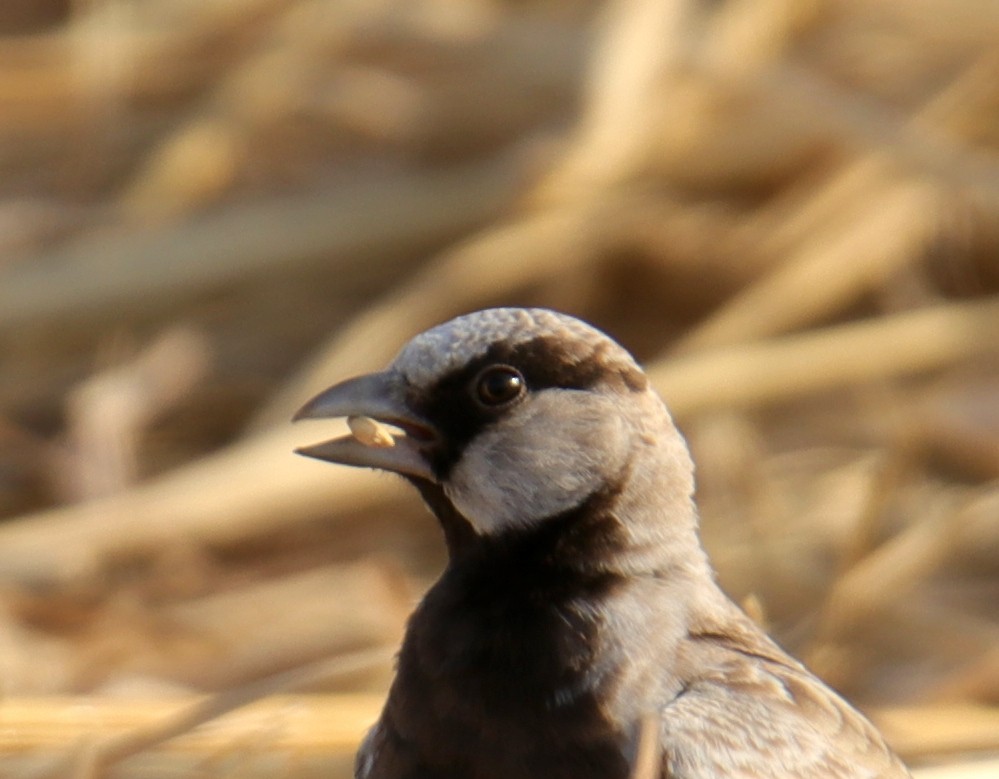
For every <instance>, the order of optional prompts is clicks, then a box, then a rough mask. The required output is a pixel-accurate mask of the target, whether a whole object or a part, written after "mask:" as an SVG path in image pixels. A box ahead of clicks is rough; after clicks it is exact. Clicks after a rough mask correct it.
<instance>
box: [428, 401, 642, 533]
mask: <svg viewBox="0 0 999 779" xmlns="http://www.w3.org/2000/svg"><path fill="white" fill-rule="evenodd" d="M628 440H629V437H628V426H627V424H626V423H625V421H624V419H623V418H622V416H621V415H620V413H619V411H618V410H617V409H616V406H615V403H614V402H613V399H612V398H611V397H608V396H606V395H601V394H598V393H595V392H584V391H578V390H562V389H552V390H544V391H542V392H540V393H538V394H537V395H534V396H532V397H531V398H530V399H528V401H527V402H525V403H523V404H522V405H521V406H519V407H518V408H517V409H515V410H514V411H513V412H512V413H511V414H510V415H509V416H508V417H506V418H504V419H502V420H501V421H499V422H498V423H496V424H495V425H493V426H492V427H490V428H488V429H487V430H485V431H484V432H482V433H480V434H479V435H478V436H477V437H476V438H475V439H474V440H473V441H471V442H470V443H469V444H468V446H467V447H466V449H465V452H464V454H463V455H462V457H461V459H460V460H459V461H458V462H457V463H456V464H455V466H454V468H453V469H452V471H451V475H450V477H449V479H448V481H447V482H446V483H445V484H444V492H445V493H446V494H447V496H448V498H449V499H450V500H451V502H452V503H453V504H454V506H455V508H457V509H458V511H460V512H461V514H462V515H463V516H465V517H466V518H467V519H468V521H469V522H471V523H472V525H473V527H474V528H475V530H476V532H478V533H479V534H481V535H492V534H496V533H499V532H502V531H503V530H504V529H507V528H513V527H525V526H529V525H531V524H534V523H536V522H538V521H540V520H542V519H544V518H546V517H550V516H553V515H555V514H559V513H562V512H564V511H567V510H569V509H572V508H575V507H576V506H578V505H580V504H581V503H582V502H583V501H584V500H585V499H586V498H587V497H589V496H590V495H592V494H593V493H594V492H596V491H597V490H599V489H600V488H601V487H603V486H604V485H605V484H607V483H608V482H609V481H611V480H613V479H614V478H616V477H617V476H618V475H620V473H621V470H622V469H623V467H624V464H625V463H626V461H627V458H628Z"/></svg>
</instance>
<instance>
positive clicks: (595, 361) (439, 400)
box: [409, 338, 648, 479]
mask: <svg viewBox="0 0 999 779" xmlns="http://www.w3.org/2000/svg"><path fill="white" fill-rule="evenodd" d="M616 349H617V347H616V346H614V345H613V344H610V343H607V344H597V345H596V348H594V344H592V343H585V344H581V343H579V342H572V341H569V342H566V341H563V340H560V339H556V338H536V339H533V340H530V341H522V342H520V343H518V344H515V345H514V346H510V345H509V344H506V343H502V342H501V343H497V344H494V345H493V346H492V347H490V348H489V349H488V350H487V351H486V353H485V354H483V355H482V356H481V357H479V358H477V359H475V360H472V361H471V362H470V363H469V364H468V365H465V366H462V367H461V368H460V369H458V370H456V371H452V372H451V373H449V374H447V375H445V376H442V377H441V378H440V379H439V380H438V381H437V382H436V383H435V384H434V385H433V386H432V387H430V388H420V389H419V390H417V389H415V388H414V393H416V394H414V395H413V396H411V397H410V398H409V402H410V404H411V405H412V407H413V409H414V410H415V411H417V412H418V413H420V414H422V415H423V416H424V417H426V419H427V420H428V421H430V422H432V423H433V424H434V425H436V426H437V428H438V429H439V430H440V431H441V432H442V433H443V434H444V445H443V447H442V448H441V450H440V451H439V452H437V453H436V460H435V462H434V469H435V471H436V473H437V475H438V477H439V478H441V479H446V478H447V474H448V473H449V472H450V470H451V468H452V467H453V466H454V464H455V463H456V462H457V461H458V459H459V458H460V456H461V452H462V450H463V449H464V448H465V446H466V444H468V442H469V441H471V440H472V439H473V438H474V437H475V436H476V435H478V434H479V433H480V432H481V431H482V430H484V429H485V428H486V427H488V426H489V425H491V424H493V423H494V422H495V421H496V420H497V419H498V418H500V417H502V415H503V413H504V412H505V411H506V410H507V408H508V406H507V405H506V404H500V405H497V406H495V407H494V406H492V405H491V404H483V403H481V402H479V401H477V400H476V398H475V397H474V394H473V393H470V392H469V388H470V387H474V382H475V381H476V378H477V377H478V376H479V374H480V373H482V372H483V371H484V370H485V369H486V368H488V367H490V366H492V365H505V366H510V367H512V368H515V369H516V370H517V371H519V373H520V375H521V376H523V379H524V382H525V384H526V388H527V392H528V393H531V392H538V391H541V390H544V389H551V388H556V387H557V388H562V389H576V390H587V389H591V388H592V387H594V386H595V385H596V384H598V383H601V382H606V383H611V384H617V385H619V386H620V387H621V389H622V390H630V391H632V392H640V391H643V390H644V389H645V388H646V386H647V385H648V379H647V378H646V377H645V374H644V373H642V371H641V370H639V369H638V368H637V367H636V366H635V365H634V363H631V362H630V361H625V360H623V359H621V358H619V357H617V355H614V354H610V353H609V352H611V351H613V350H616Z"/></svg>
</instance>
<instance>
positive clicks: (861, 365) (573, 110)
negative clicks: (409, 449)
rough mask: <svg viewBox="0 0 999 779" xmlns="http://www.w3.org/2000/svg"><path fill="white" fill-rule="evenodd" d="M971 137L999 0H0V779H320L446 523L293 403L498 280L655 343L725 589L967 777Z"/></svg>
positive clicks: (508, 289)
mask: <svg viewBox="0 0 999 779" xmlns="http://www.w3.org/2000/svg"><path fill="white" fill-rule="evenodd" d="M997 150H999V4H996V3H995V2H993V0H936V1H935V2H934V0H727V1H722V0H714V1H712V2H708V1H707V0H701V1H700V2H698V1H697V0H618V1H617V2H588V1H587V0H575V1H573V0H559V1H558V2H554V1H551V2H545V1H544V0H538V2H512V1H509V0H508V1H507V2H500V0H341V1H335V0H239V1H238V2H235V1H234V0H196V1H195V0H4V2H3V4H2V5H0V518H2V519H0V696H2V697H0V773H2V774H3V775H4V776H18V777H21V776H74V777H76V776H79V777H85V776H86V777H91V776H94V777H96V776H113V777H160V776H178V777H180V776H184V777H187V776H192V777H193V776H197V777H215V776H241V777H250V776H269V777H278V776H285V777H312V776H327V777H329V776H348V775H349V766H350V762H351V759H352V754H353V750H354V747H355V744H356V740H357V739H358V738H359V736H360V734H361V732H363V730H364V728H365V727H367V725H368V724H369V723H370V722H371V721H372V720H373V718H374V717H375V716H376V714H377V711H378V709H379V707H380V702H381V698H382V696H383V694H384V690H385V689H386V685H387V683H388V681H389V679H390V677H391V657H392V654H393V652H394V651H395V648H396V647H397V644H398V641H399V639H400V636H401V632H402V629H403V625H404V620H405V618H406V616H407V614H408V613H409V611H410V610H411V609H412V607H413V605H414V603H415V602H416V600H417V599H418V598H419V596H420V594H421V592H422V591H423V590H424V589H425V588H426V587H427V585H428V584H429V583H430V582H431V581H432V580H433V579H434V577H435V576H436V574H437V573H438V572H439V570H440V568H441V566H442V564H443V560H444V554H443V546H442V541H441V538H440V535H439V532H438V528H437V527H436V524H435V522H434V520H433V518H432V517H431V516H430V515H429V514H428V512H426V510H425V509H423V507H422V506H421V505H420V503H419V501H418V499H417V497H416V495H415V493H413V492H412V491H410V490H408V489H406V488H405V485H404V484H402V482H401V480H397V479H393V478H391V477H388V476H383V475H378V474H373V473H368V472H362V471H353V470H351V469H346V468H336V467H333V466H328V465H327V466H324V465H322V464H320V463H316V462H312V461H307V460H304V459H302V458H297V457H295V456H293V455H292V453H291V450H292V449H293V448H294V447H295V446H299V445H304V444H308V443H313V442H315V441H318V440H321V439H325V438H327V437H331V436H332V435H333V434H334V433H335V432H336V431H334V430H332V428H333V427H334V425H335V423H328V424H324V423H308V424H305V423H303V424H302V425H299V426H296V427H291V426H290V425H289V424H288V420H289V418H290V416H291V414H292V413H293V411H294V410H295V409H296V408H297V407H298V406H299V405H301V403H303V402H304V401H305V400H306V399H308V398H309V397H310V396H311V395H312V394H313V393H314V392H315V391H318V390H320V389H322V388H324V387H325V386H328V385H329V384H332V383H333V382H335V381H337V380H340V379H342V378H345V377H346V376H349V375H353V374H356V373H360V372H364V371H367V370H372V369H375V368H379V367H381V366H383V365H384V364H385V363H386V362H387V361H388V360H389V359H390V358H391V357H392V356H393V354H394V353H395V351H396V350H397V349H398V348H399V346H401V345H402V344H403V343H404V342H405V341H406V340H408V339H409V338H410V337H411V336H412V335H414V334H415V333H417V332H419V331H421V330H423V329H425V328H426V327H428V326H430V325H432V324H435V323H437V322H440V321H443V320H445V319H448V318H450V317H452V316H454V315H456V314H459V313H462V312H466V311H469V310H473V309H477V308H482V307H486V306H490V305H496V304H518V305H520V304H531V305H544V306H551V307H556V308H559V309H562V310H565V311H568V312H570V313H573V314H576V315H580V316H582V317H584V318H586V319H588V320H589V321H591V322H593V323H595V324H596V325H598V326H599V327H601V328H603V329H605V330H606V331H608V332H609V333H611V334H612V335H613V336H615V337H616V338H617V339H618V340H619V341H621V342H622V343H623V344H625V345H626V346H627V347H628V348H629V349H631V350H632V351H633V352H634V353H635V354H636V356H637V357H638V358H639V359H640V360H642V361H643V362H644V363H645V364H646V365H647V366H648V367H649V371H650V373H651V375H652V377H653V379H654V381H655V383H656V385H657V387H658V388H659V389H660V391H661V393H662V394H663V396H664V398H665V399H666V401H667V403H668V404H669V405H670V407H671V408H672V410H673V411H674V414H675V416H676V418H677V421H678V423H679V426H680V427H681V429H682V430H683V432H684V433H685V435H686V436H687V438H688V441H689V443H690V445H691V448H692V449H693V452H694V457H695V460H696V462H697V464H698V485H699V486H698V489H699V503H700V507H701V512H702V527H703V536H704V540H705V543H706V545H707V547H708V549H709V551H710V553H711V554H712V557H713V560H714V562H715V565H716V567H717V568H718V571H719V576H720V579H721V581H722V583H723V585H724V586H725V588H726V589H727V590H728V591H729V592H730V593H731V594H732V595H733V596H734V597H735V598H736V599H737V600H739V601H740V602H742V603H743V604H744V606H745V607H746V608H747V610H748V611H749V612H750V613H751V614H752V615H753V616H754V617H755V618H756V619H758V620H759V621H761V622H762V623H764V624H765V625H767V627H768V629H769V630H771V631H772V633H773V634H774V635H775V636H776V637H777V638H778V639H779V640H780V641H781V642H782V643H783V644H784V645H785V646H786V647H788V648H789V649H790V650H791V651H793V652H794V653H796V654H798V655H799V656H800V657H802V658H804V659H805V660H806V661H807V662H808V663H809V664H810V665H811V666H812V667H813V669H814V670H815V671H816V672H818V673H819V674H820V675H822V676H823V677H825V678H826V679H827V680H828V681H829V682H830V683H831V684H832V685H834V686H835V687H836V688H837V689H839V690H840V691H842V692H843V693H844V694H846V695H847V696H848V697H850V698H851V699H852V700H854V701H856V702H857V704H858V705H859V706H861V707H862V708H863V709H865V710H866V711H867V712H868V713H870V714H871V716H872V717H873V718H874V719H875V720H876V722H877V723H878V724H879V725H880V726H881V727H882V728H883V729H884V731H885V732H886V734H887V736H888V737H889V740H891V741H892V742H893V743H894V744H895V745H896V747H897V748H898V749H899V750H900V751H901V752H902V753H903V754H904V755H905V756H906V758H907V759H908V760H909V761H910V762H911V763H912V764H913V765H914V766H926V767H927V768H926V769H925V771H926V772H925V773H924V774H923V775H924V776H926V777H930V776H939V777H943V776H957V775H958V774H957V773H956V769H952V768H951V766H953V765H954V764H958V763H964V762H967V761H969V760H973V759H976V758H983V757H988V756H991V757H992V758H993V759H994V758H995V757H996V756H997V755H999V708H997V707H999V153H997ZM269 693H279V695H278V696H277V697H273V696H268V694H269ZM265 696H266V697H265ZM244 704H248V705H244ZM226 712H228V713H226ZM989 765H991V768H989V767H988V766H989ZM934 766H935V767H934ZM983 766H984V768H983ZM978 770H979V772H980V773H979V775H981V776H986V775H989V776H996V775H999V767H997V764H996V763H994V762H993V763H991V764H987V763H979V764H978ZM948 771H950V773H948ZM990 771H991V772H994V773H989V772H990ZM961 775H962V776H966V775H971V774H961Z"/></svg>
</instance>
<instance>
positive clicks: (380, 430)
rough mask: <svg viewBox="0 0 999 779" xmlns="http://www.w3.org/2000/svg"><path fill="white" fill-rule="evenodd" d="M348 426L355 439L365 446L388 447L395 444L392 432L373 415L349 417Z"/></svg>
mask: <svg viewBox="0 0 999 779" xmlns="http://www.w3.org/2000/svg"><path fill="white" fill-rule="evenodd" d="M347 426H348V427H349V428H350V432H351V434H352V435H353V436H354V438H355V439H357V440H358V441H360V442H361V443H362V444H364V445H365V446H373V447H375V448H377V449H387V448H388V447H390V446H395V438H393V437H392V433H390V432H389V429H388V428H387V427H385V425H383V424H382V423H381V422H379V421H378V420H377V419H372V418H371V417H347Z"/></svg>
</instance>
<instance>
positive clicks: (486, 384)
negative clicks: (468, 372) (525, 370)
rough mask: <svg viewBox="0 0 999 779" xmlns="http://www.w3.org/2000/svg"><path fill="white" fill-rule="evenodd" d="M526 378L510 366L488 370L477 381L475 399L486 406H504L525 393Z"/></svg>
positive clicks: (497, 366) (498, 366) (500, 366)
mask: <svg viewBox="0 0 999 779" xmlns="http://www.w3.org/2000/svg"><path fill="white" fill-rule="evenodd" d="M524 388H525V383H524V377H523V376H521V375H520V371H518V370H517V369H516V368H511V367H510V366H509V365H493V366H491V367H489V368H486V369H485V370H484V371H482V373H480V374H479V376H478V378H477V379H476V380H475V397H476V398H477V399H478V401H479V402H480V403H482V404H483V405H484V406H502V405H504V404H506V403H509V402H510V401H512V400H515V399H516V398H518V397H519V396H520V394H521V393H522V392H523V391H524Z"/></svg>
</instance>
